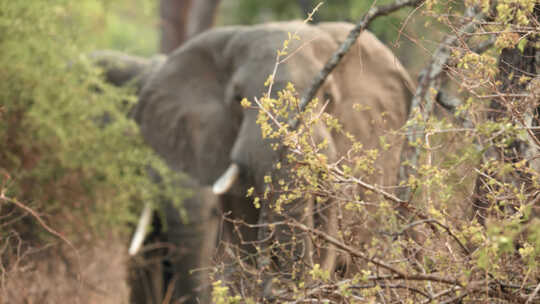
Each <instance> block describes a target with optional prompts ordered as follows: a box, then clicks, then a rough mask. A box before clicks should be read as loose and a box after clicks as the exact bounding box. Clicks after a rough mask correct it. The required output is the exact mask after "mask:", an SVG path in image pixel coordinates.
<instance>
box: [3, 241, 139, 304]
mask: <svg viewBox="0 0 540 304" xmlns="http://www.w3.org/2000/svg"><path fill="white" fill-rule="evenodd" d="M124 243H125V242H124V241H119V240H118V238H115V237H107V239H106V240H105V239H99V240H92V241H89V242H87V243H85V244H84V245H81V246H78V248H77V250H74V249H73V248H70V247H69V246H68V245H67V244H65V243H59V244H57V245H56V246H49V247H47V248H41V249H39V250H34V249H26V250H25V252H24V254H23V255H22V256H21V257H20V262H18V263H10V264H11V265H10V267H9V269H3V271H1V272H0V275H1V277H0V283H1V285H0V304H8V303H9V304H19V303H20V304H22V303H24V304H49V303H51V304H52V303H55V304H57V303H74V304H113V303H114V304H124V303H126V304H127V303H129V292H130V290H129V286H128V280H127V279H128V263H127V258H128V254H127V248H126V244H124Z"/></svg>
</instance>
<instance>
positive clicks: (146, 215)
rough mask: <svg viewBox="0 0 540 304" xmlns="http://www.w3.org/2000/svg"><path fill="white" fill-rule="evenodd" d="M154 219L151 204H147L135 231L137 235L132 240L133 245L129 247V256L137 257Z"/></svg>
mask: <svg viewBox="0 0 540 304" xmlns="http://www.w3.org/2000/svg"><path fill="white" fill-rule="evenodd" d="M151 219H152V207H151V206H150V203H146V204H145V205H144V209H143V212H142V214H141V217H140V218H139V222H138V223H137V229H136V230H135V234H134V235H133V238H132V239H131V245H130V246H129V250H128V252H129V255H131V256H133V255H136V254H137V252H139V250H140V249H141V246H142V244H143V242H144V238H145V236H146V231H147V230H148V226H149V225H150V220H151Z"/></svg>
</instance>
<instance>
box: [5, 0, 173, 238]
mask: <svg viewBox="0 0 540 304" xmlns="http://www.w3.org/2000/svg"><path fill="white" fill-rule="evenodd" d="M104 3H105V2H104ZM94 5H96V3H95V2H94V1H77V2H73V1H63V0H56V1H0V67H1V72H0V109H1V112H0V141H1V144H0V145H1V146H2V149H1V150H0V170H1V171H0V172H1V173H2V175H3V183H2V184H1V185H0V186H1V189H0V190H1V191H2V195H3V197H2V199H1V200H0V204H1V210H2V214H3V215H5V216H7V219H9V220H8V221H6V223H9V224H6V225H2V227H1V228H0V229H1V230H0V233H1V234H2V238H7V236H8V235H9V234H12V233H17V234H21V235H22V236H23V237H22V239H23V240H31V239H33V240H36V239H39V236H40V234H41V232H43V230H42V229H40V228H41V227H36V226H33V225H29V223H36V221H35V219H36V217H37V215H38V214H41V216H42V217H46V218H45V219H44V223H45V222H46V223H49V224H50V225H51V226H52V227H54V228H55V229H59V230H60V231H62V232H63V233H64V234H65V235H66V236H67V237H68V238H69V239H72V240H73V239H77V238H78V237H82V236H83V235H86V233H90V234H93V233H96V232H100V231H101V232H105V231H108V230H111V229H112V230H113V231H116V232H118V231H122V230H123V229H124V228H121V227H125V225H119V224H125V223H127V222H131V221H133V220H134V214H133V211H136V209H138V208H139V206H140V205H141V204H140V202H141V201H146V200H150V199H151V198H152V197H153V196H155V195H156V193H157V191H158V190H161V191H168V190H164V189H158V185H156V184H154V183H153V182H151V181H150V180H149V179H148V178H147V176H146V168H147V166H149V165H150V166H152V167H154V168H157V169H159V170H161V171H163V172H164V170H165V166H164V165H163V164H162V163H161V162H160V161H159V160H158V159H157V158H156V157H155V156H154V155H153V154H152V152H151V151H150V150H149V149H148V148H146V147H145V145H143V144H142V140H141V138H140V137H139V135H138V129H137V126H136V125H135V123H134V122H133V121H131V120H130V119H129V118H128V113H129V110H130V108H131V107H132V105H133V103H134V102H135V97H134V96H133V95H132V93H133V92H131V91H129V90H126V89H123V90H120V89H117V88H113V87H110V86H109V85H107V84H105V83H103V82H102V81H101V78H100V72H99V71H98V70H96V69H95V68H94V67H92V66H91V65H90V63H89V61H88V59H87V58H86V57H85V56H84V55H81V54H85V53H86V52H88V50H89V48H90V47H92V46H93V44H95V42H94V41H93V40H92V36H90V35H88V33H90V32H92V29H91V27H92V26H93V24H94V23H93V22H89V18H87V17H85V16H86V14H88V13H89V9H90V8H92V7H93V6H94ZM178 197H180V196H178ZM15 200H17V201H18V202H19V203H21V204H24V205H26V206H28V207H29V208H32V209H33V210H35V212H36V213H35V214H34V216H33V218H32V219H28V218H27V219H23V220H22V221H21V220H19V217H20V216H22V215H28V213H27V212H26V211H25V210H19V209H18V207H17V206H16V205H15V204H13V202H14V201H15ZM40 226H41V225H40ZM113 227H114V228H113ZM40 231H41V232H40Z"/></svg>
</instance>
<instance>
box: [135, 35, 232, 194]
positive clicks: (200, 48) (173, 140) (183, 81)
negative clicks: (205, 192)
mask: <svg viewBox="0 0 540 304" xmlns="http://www.w3.org/2000/svg"><path fill="white" fill-rule="evenodd" d="M237 31H238V29H237V28H226V29H220V30H213V31H209V32H206V33H204V34H201V35H199V36H197V37H196V38H194V39H192V40H190V41H188V42H187V43H186V44H184V45H183V46H182V47H180V48H179V49H177V50H176V51H175V52H174V53H172V54H171V55H170V56H169V58H167V61H166V62H165V63H164V64H163V65H162V67H161V68H160V69H159V71H157V72H156V73H154V74H153V75H152V76H151V78H150V79H149V81H148V82H147V83H146V85H145V86H144V87H143V89H142V91H141V94H140V96H139V103H138V104H137V106H136V109H135V120H136V121H137V122H138V123H139V125H140V129H141V132H142V135H143V137H144V139H145V140H146V142H147V143H148V144H149V145H150V146H151V147H153V148H154V149H155V150H156V151H157V152H158V154H160V155H161V156H162V157H163V158H164V159H165V160H166V161H167V163H168V164H169V166H171V167H172V168H174V169H176V170H180V171H184V172H185V173H188V174H189V175H190V176H191V177H193V178H195V179H197V180H198V181H199V182H200V183H201V184H210V183H212V182H213V181H214V180H215V179H217V178H218V177H219V175H220V174H221V173H222V172H223V171H224V170H225V169H226V168H227V166H228V164H229V152H230V150H231V147H232V144H233V143H234V140H235V136H236V132H237V129H238V125H239V124H240V121H239V118H235V117H234V116H233V115H232V113H231V112H230V109H229V108H228V107H227V106H226V105H225V103H224V101H223V95H224V90H225V86H226V84H227V83H226V82H227V81H228V78H229V71H228V62H227V58H224V57H223V56H222V55H221V50H223V49H224V48H225V46H226V44H227V43H228V41H229V40H230V38H231V37H232V36H234V35H235V33H236V32H237Z"/></svg>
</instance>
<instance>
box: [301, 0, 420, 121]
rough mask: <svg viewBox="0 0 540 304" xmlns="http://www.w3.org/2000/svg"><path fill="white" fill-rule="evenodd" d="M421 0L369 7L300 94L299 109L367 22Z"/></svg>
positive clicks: (310, 98)
mask: <svg viewBox="0 0 540 304" xmlns="http://www.w3.org/2000/svg"><path fill="white" fill-rule="evenodd" d="M422 1H423V0H397V1H396V2H394V3H393V4H389V5H386V6H376V7H372V8H370V9H369V11H368V12H367V13H366V14H365V15H364V16H363V17H362V18H361V19H360V21H358V23H357V24H356V26H355V27H354V28H353V29H352V30H351V31H350V32H349V35H348V36H347V39H345V41H344V42H343V43H342V44H341V45H340V46H339V48H338V50H337V51H336V52H335V53H334V54H333V55H332V57H331V58H330V59H329V60H328V62H327V63H326V64H325V65H324V68H323V69H322V70H321V72H320V73H319V75H317V76H316V77H315V78H314V79H313V81H312V83H311V86H310V87H309V89H308V90H307V92H306V93H304V95H303V96H302V99H301V100H300V110H301V111H303V110H304V109H305V108H306V107H307V105H308V104H309V103H310V102H311V100H313V98H314V97H315V95H316V94H317V91H318V90H319V88H320V87H321V86H322V84H323V83H324V81H325V80H326V78H327V77H328V75H330V73H332V71H333V70H334V68H335V67H336V66H337V65H338V64H339V62H340V61H341V59H342V58H343V57H344V56H345V54H347V52H348V51H349V49H350V48H351V47H352V46H353V45H354V43H355V42H356V39H358V36H360V34H361V33H362V32H363V31H364V30H365V29H366V28H367V27H368V26H369V24H370V23H371V22H372V21H373V20H374V19H375V18H376V17H379V16H385V15H388V14H390V13H392V12H394V11H397V10H399V9H401V8H403V7H405V6H417V5H419V4H420V3H421V2H422ZM297 124H298V121H295V122H294V123H293V124H292V126H293V128H294V127H296V125H297Z"/></svg>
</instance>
